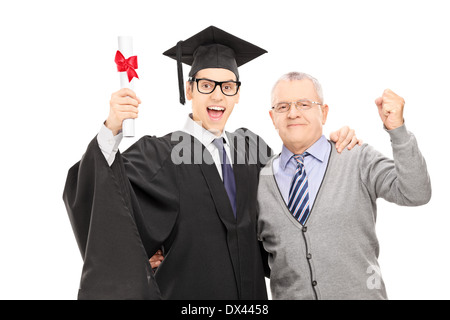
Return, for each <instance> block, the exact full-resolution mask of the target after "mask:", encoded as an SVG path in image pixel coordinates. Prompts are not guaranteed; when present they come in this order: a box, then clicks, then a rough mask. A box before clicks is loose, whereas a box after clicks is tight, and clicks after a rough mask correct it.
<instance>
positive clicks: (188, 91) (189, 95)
mask: <svg viewBox="0 0 450 320" xmlns="http://www.w3.org/2000/svg"><path fill="white" fill-rule="evenodd" d="M186 98H187V99H188V100H189V101H191V100H192V82H189V81H186Z"/></svg>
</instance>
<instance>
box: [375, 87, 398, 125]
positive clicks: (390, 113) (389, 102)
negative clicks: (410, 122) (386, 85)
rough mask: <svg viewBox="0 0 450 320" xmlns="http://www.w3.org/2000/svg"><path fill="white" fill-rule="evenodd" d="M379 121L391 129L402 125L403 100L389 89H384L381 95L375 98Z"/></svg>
mask: <svg viewBox="0 0 450 320" xmlns="http://www.w3.org/2000/svg"><path fill="white" fill-rule="evenodd" d="M375 104H376V105H377V107H378V113H379V114H380V118H381V121H383V123H384V126H385V127H386V128H387V129H388V130H393V129H395V128H398V127H400V126H402V125H403V123H404V120H403V107H404V106H405V100H404V99H403V98H402V97H400V96H399V95H397V94H396V93H394V92H393V91H392V90H390V89H386V90H384V92H383V95H382V96H381V97H379V98H377V99H376V100H375Z"/></svg>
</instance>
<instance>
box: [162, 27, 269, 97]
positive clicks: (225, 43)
mask: <svg viewBox="0 0 450 320" xmlns="http://www.w3.org/2000/svg"><path fill="white" fill-rule="evenodd" d="M264 53H267V51H266V50H264V49H261V48H260V47H257V46H255V45H253V44H251V43H250V42H247V41H245V40H242V39H240V38H238V37H236V36H234V35H232V34H230V33H228V32H225V31H223V30H221V29H219V28H217V27H214V26H210V27H208V28H206V29H205V30H203V31H200V32H199V33H197V34H196V35H194V36H192V37H190V38H189V39H187V40H184V41H179V42H178V43H177V45H176V46H175V47H173V48H171V49H169V50H167V51H166V52H164V53H163V54H164V55H165V56H168V57H170V58H172V59H175V60H177V67H178V86H179V90H180V103H181V104H185V97H184V83H183V68H182V65H181V63H182V62H183V63H186V64H187V65H190V66H192V67H191V71H190V72H189V76H190V77H192V76H194V75H195V74H196V73H197V72H198V71H200V70H202V69H206V68H223V69H228V70H230V71H232V72H233V73H234V74H235V75H236V78H237V80H239V72H238V69H237V68H238V67H240V66H241V65H243V64H245V63H247V62H249V61H251V60H253V59H255V58H257V57H259V56H260V55H262V54H264Z"/></svg>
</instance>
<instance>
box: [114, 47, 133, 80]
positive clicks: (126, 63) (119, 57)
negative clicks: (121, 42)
mask: <svg viewBox="0 0 450 320" xmlns="http://www.w3.org/2000/svg"><path fill="white" fill-rule="evenodd" d="M114 61H115V62H116V64H117V71H119V72H124V71H126V72H127V75H128V82H131V80H132V79H133V78H138V79H139V77H138V75H137V73H136V71H135V70H134V69H137V68H138V63H137V56H132V57H129V58H128V59H125V57H124V56H123V54H122V53H121V52H120V51H119V50H117V52H116V58H115V59H114Z"/></svg>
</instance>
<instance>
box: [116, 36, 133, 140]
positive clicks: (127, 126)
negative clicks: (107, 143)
mask: <svg viewBox="0 0 450 320" xmlns="http://www.w3.org/2000/svg"><path fill="white" fill-rule="evenodd" d="M118 40H119V51H120V52H121V53H122V55H123V56H124V57H125V58H128V57H131V56H133V38H132V37H122V36H119V37H118ZM119 76H120V88H130V89H131V90H134V89H133V87H134V86H133V80H134V78H132V79H131V80H130V79H129V77H128V73H127V72H126V71H124V72H119ZM122 132H123V136H124V137H134V119H125V120H124V121H123V123H122Z"/></svg>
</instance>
